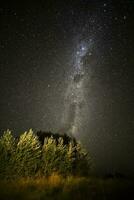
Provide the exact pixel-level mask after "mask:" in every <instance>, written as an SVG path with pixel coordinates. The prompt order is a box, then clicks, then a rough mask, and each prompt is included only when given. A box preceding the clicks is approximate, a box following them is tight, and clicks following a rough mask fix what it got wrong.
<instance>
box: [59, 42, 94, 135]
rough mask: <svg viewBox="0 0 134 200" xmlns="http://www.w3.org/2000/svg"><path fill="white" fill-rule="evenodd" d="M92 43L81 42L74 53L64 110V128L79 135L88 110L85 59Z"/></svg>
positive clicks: (72, 133) (69, 132)
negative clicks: (83, 116)
mask: <svg viewBox="0 0 134 200" xmlns="http://www.w3.org/2000/svg"><path fill="white" fill-rule="evenodd" d="M91 43H92V40H91V39H90V42H89V43H88V42H87V43H84V42H81V43H80V44H79V45H78V47H77V49H76V51H75V53H74V65H73V66H72V67H73V70H72V72H71V75H70V80H69V84H68V88H67V91H66V93H65V110H64V111H63V113H64V115H63V124H64V129H65V131H66V132H67V133H68V134H71V135H73V136H77V135H78V133H80V128H82V125H83V121H82V120H83V118H82V114H83V113H85V112H87V105H86V99H85V89H84V85H85V82H86V80H87V78H88V77H87V74H86V73H85V69H84V63H83V60H84V58H85V57H86V56H87V54H89V55H90V52H89V50H90V51H91Z"/></svg>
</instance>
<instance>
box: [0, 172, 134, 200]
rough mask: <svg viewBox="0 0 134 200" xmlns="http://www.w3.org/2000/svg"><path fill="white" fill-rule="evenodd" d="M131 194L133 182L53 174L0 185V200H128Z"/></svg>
mask: <svg viewBox="0 0 134 200" xmlns="http://www.w3.org/2000/svg"><path fill="white" fill-rule="evenodd" d="M133 190H134V184H133V182H132V181H130V180H126V179H116V178H115V179H102V178H95V177H89V178H85V177H73V176H68V177H66V178H64V177H62V176H60V175H58V174H56V173H55V174H52V175H51V176H49V177H47V178H45V177H42V178H35V179H33V178H21V179H18V180H14V181H13V180H12V181H11V180H4V181H0V200H18V199H19V200H22V199H25V200H62V199H63V200H75V199H76V200H99V199H102V200H107V199H108V200H109V199H114V200H115V199H128V198H129V197H128V195H130V194H133ZM131 199H133V198H131Z"/></svg>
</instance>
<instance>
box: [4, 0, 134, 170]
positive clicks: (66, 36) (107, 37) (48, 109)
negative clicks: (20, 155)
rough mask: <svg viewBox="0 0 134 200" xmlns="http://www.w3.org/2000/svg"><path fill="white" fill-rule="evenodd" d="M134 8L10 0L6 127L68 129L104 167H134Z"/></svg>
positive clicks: (122, 2) (96, 0)
mask: <svg viewBox="0 0 134 200" xmlns="http://www.w3.org/2000/svg"><path fill="white" fill-rule="evenodd" d="M7 2H8V3H7ZM133 10H134V1H133V0H119V1H112V0H107V1H106V0H73V1H68V0H64V1H60V0H56V1H54V0H45V1H43V0H39V1H32V2H31V1H27V2H26V3H24V2H23V1H22V2H21V1H11V0H10V1H3V3H1V6H0V19H1V20H0V130H1V133H2V132H3V131H4V130H5V129H7V128H9V129H11V130H12V131H14V133H15V135H18V134H20V133H22V132H23V131H25V130H28V129H29V128H33V130H34V131H35V132H36V131H38V130H43V131H51V132H54V133H55V132H60V133H67V134H70V135H73V136H75V137H76V138H78V140H80V141H81V142H82V144H83V145H85V146H86V147H87V149H88V150H89V151H90V152H91V155H92V157H93V158H94V160H95V163H96V166H97V167H98V169H104V170H107V171H110V170H111V171H114V170H115V171H116V170H117V171H118V169H122V170H123V169H127V170H128V171H129V172H131V171H134V161H133V158H134V145H133V141H134V134H133V133H134V120H133V119H134V111H133V108H134V106H133V102H134V87H133V79H134V78H133V77H134V70H133V69H134V67H133V66H134V59H133V49H134V20H133V19H134V17H133V13H134V11H133ZM132 161H133V162H132Z"/></svg>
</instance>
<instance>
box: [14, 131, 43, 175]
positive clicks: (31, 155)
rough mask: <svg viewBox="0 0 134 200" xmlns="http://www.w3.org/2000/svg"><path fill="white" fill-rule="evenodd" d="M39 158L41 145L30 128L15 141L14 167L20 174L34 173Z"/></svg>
mask: <svg viewBox="0 0 134 200" xmlns="http://www.w3.org/2000/svg"><path fill="white" fill-rule="evenodd" d="M40 158H41V147H40V143H39V141H38V138H37V136H36V135H34V133H33V131H32V130H31V129H30V130H29V131H28V132H25V133H23V134H22V135H21V136H20V138H19V141H18V143H17V148H16V157H15V167H16V172H17V174H18V175H20V176H31V175H35V173H36V172H37V170H38V167H39V164H40Z"/></svg>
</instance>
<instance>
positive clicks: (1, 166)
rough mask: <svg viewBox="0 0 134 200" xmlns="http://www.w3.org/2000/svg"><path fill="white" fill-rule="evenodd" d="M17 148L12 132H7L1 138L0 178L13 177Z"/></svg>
mask: <svg viewBox="0 0 134 200" xmlns="http://www.w3.org/2000/svg"><path fill="white" fill-rule="evenodd" d="M15 148H16V145H15V138H14V137H13V135H12V133H11V131H10V130H7V131H5V132H4V134H3V136H2V137H1V138H0V176H1V177H2V178H9V177H10V176H11V175H12V170H13V157H14V154H15Z"/></svg>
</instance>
